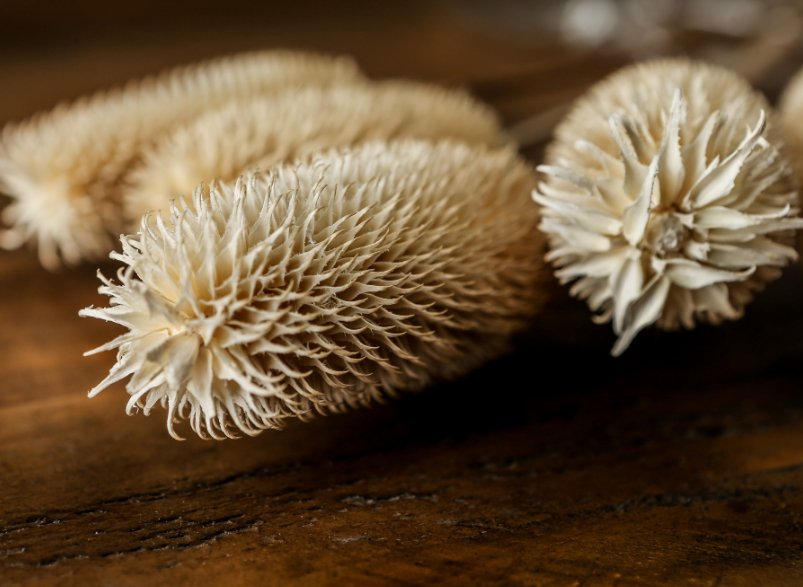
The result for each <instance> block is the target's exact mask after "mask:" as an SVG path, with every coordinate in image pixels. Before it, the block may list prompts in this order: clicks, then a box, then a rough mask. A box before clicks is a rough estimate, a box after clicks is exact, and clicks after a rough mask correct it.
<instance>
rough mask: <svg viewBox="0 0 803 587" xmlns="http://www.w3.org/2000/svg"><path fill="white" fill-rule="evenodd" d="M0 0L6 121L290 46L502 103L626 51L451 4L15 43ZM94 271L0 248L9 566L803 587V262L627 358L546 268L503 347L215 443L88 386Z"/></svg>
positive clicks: (380, 579)
mask: <svg viewBox="0 0 803 587" xmlns="http://www.w3.org/2000/svg"><path fill="white" fill-rule="evenodd" d="M77 4H78V5H81V6H85V7H86V6H90V7H91V6H93V2H92V0H84V1H83V2H78V3H77ZM201 4H202V5H203V6H208V5H209V3H207V2H201ZM235 4H237V3H236V2H235ZM302 4H304V5H307V4H309V2H306V3H303V2H302ZM400 5H401V3H400ZM10 6H11V8H10V9H7V10H10V12H9V14H10V15H11V16H13V17H14V18H10V17H9V18H7V19H6V20H5V22H6V25H4V26H6V27H7V29H8V32H9V34H10V33H11V31H12V29H13V30H14V31H17V32H18V33H19V34H18V35H17V36H12V37H11V39H10V40H9V38H8V37H7V36H6V38H5V40H4V41H0V47H2V55H0V87H2V88H3V91H2V92H0V120H7V119H12V118H16V117H19V116H24V115H27V114H29V113H30V112H33V111H34V110H36V109H38V108H42V107H46V106H48V105H50V104H51V103H53V102H55V101H56V100H58V99H60V98H64V97H70V96H74V95H77V94H79V93H81V92H84V91H89V90H92V89H95V88H98V87H102V86H105V85H107V84H109V83H113V82H117V81H120V80H123V79H126V78H128V77H130V76H134V75H140V74H142V73H146V72H148V71H152V70H154V69H158V68H160V67H162V66H165V65H170V64H174V63H180V62H182V61H186V60H188V59H194V58H199V57H206V56H210V55H214V54H216V53H219V52H226V51H233V50H238V49H247V48H253V47H261V46H293V47H305V48H316V49H325V50H330V51H336V52H349V53H352V54H353V55H355V57H356V58H357V59H358V61H360V63H361V64H362V65H363V67H364V68H365V69H366V70H367V71H368V72H369V73H371V74H372V75H376V76H400V75H406V76H415V77H420V78H423V79H430V80H442V81H446V82H458V83H463V84H467V85H469V86H470V87H472V88H474V89H475V90H476V91H477V93H478V94H479V95H481V96H482V97H484V98H485V99H487V100H488V101H490V102H491V103H492V104H494V105H495V106H497V107H498V108H499V110H500V112H502V114H503V116H504V117H505V119H506V120H507V121H508V122H510V123H514V122H516V121H518V120H521V119H522V118H524V117H526V116H528V115H533V114H537V113H538V112H541V111H543V110H548V109H551V108H555V107H559V106H560V105H561V104H565V103H566V102H567V101H568V100H571V98H573V97H574V96H576V95H577V94H578V93H579V92H581V91H582V90H583V88H585V87H586V86H587V85H588V84H589V83H591V82H593V81H594V80H596V79H598V78H600V77H601V76H603V75H605V74H606V73H607V72H608V71H611V70H612V69H613V68H615V67H616V66H617V65H619V64H621V63H623V62H624V61H625V60H626V58H625V57H622V56H615V55H612V56H608V57H601V56H600V55H599V54H592V55H586V56H584V55H583V54H580V53H572V52H567V51H566V50H565V49H564V48H561V47H559V46H558V45H555V44H550V43H549V42H548V41H545V40H538V41H537V42H532V43H527V42H524V41H523V40H522V39H519V38H517V39H514V40H511V39H510V38H508V37H506V36H505V35H504V34H499V35H493V34H490V33H489V31H488V30H487V29H484V28H483V27H481V26H478V25H477V22H476V20H477V19H476V18H474V17H472V16H471V14H470V13H469V14H468V15H467V14H466V13H465V12H460V11H458V10H457V9H456V7H455V6H453V5H452V4H450V3H433V4H427V3H420V2H414V3H410V4H406V5H405V7H404V8H402V7H395V8H385V9H384V12H383V13H382V14H379V15H377V14H373V13H371V12H370V10H368V9H367V8H366V7H370V6H372V4H368V3H362V4H360V3H359V2H354V1H352V2H350V3H348V6H350V7H352V8H355V7H358V6H362V7H363V8H366V9H365V10H359V11H358V10H356V9H355V10H354V12H353V14H351V18H347V17H348V16H349V14H346V15H335V14H334V12H333V11H332V10H331V9H330V10H329V11H325V12H323V13H310V15H306V16H304V17H303V18H302V17H301V16H300V15H299V14H296V13H292V14H285V15H284V16H283V18H284V19H285V20H281V19H274V20H271V19H270V18H268V17H267V13H265V14H263V13H262V12H260V13H258V16H259V17H260V18H254V19H249V18H246V17H248V16H249V14H250V13H248V11H245V12H244V13H243V14H245V16H243V14H241V13H239V12H236V11H235V13H234V14H235V16H236V18H235V17H231V18H230V19H228V20H226V19H223V20H221V21H220V22H214V23H213V21H203V20H198V21H197V22H195V21H193V22H192V27H189V28H184V27H181V26H179V24H178V23H179V20H178V17H176V16H175V15H173V16H172V17H171V16H170V15H168V16H166V17H165V19H164V22H160V23H159V24H158V26H157V25H153V26H152V27H150V28H148V27H144V26H141V22H140V21H138V20H135V22H137V23H140V25H137V26H134V25H131V26H130V27H128V28H125V27H123V28H120V30H119V31H117V30H116V29H112V30H111V31H109V30H105V31H104V30H102V26H101V25H102V24H103V21H100V20H98V19H99V18H100V17H97V16H96V15H95V14H94V13H93V12H91V11H90V10H87V11H85V12H81V13H80V14H79V15H78V16H75V15H73V18H75V19H77V20H76V22H78V23H79V24H80V25H81V26H83V29H80V30H82V31H84V34H83V35H77V34H73V33H71V31H73V29H72V28H71V27H70V26H68V24H69V23H64V22H62V16H63V15H61V14H59V13H56V14H51V15H50V20H49V21H48V22H49V25H48V26H50V27H51V28H50V30H51V31H52V35H51V36H48V35H45V34H40V35H39V36H32V37H31V38H30V39H29V40H28V41H27V44H25V42H24V41H23V40H20V39H21V38H22V37H23V36H24V35H23V33H24V31H26V30H28V29H30V30H33V31H40V29H39V28H37V27H36V26H35V24H32V23H33V21H32V20H31V18H32V17H30V15H29V14H28V13H27V12H26V11H25V8H24V6H25V3H23V2H17V1H16V0H15V1H14V2H10ZM132 10H133V9H132ZM263 12H264V11H263ZM137 14H139V13H137ZM170 14H172V13H170ZM129 16H130V15H129ZM474 16H475V17H476V15H474ZM140 17H141V21H142V22H145V21H147V18H146V15H144V14H142V15H140ZM263 17H264V18H263ZM65 18H66V17H65ZM238 18H239V19H240V20H237V19H238ZM82 19H83V20H82ZM147 22H150V21H147ZM99 23H100V24H99ZM26 27H28V28H27V29H26ZM20 31H22V33H20ZM2 32H3V31H2V30H0V33H2ZM40 32H41V31H40ZM0 36H2V35H0ZM690 46H691V45H690ZM799 62H800V61H799V59H798V60H797V61H795V60H793V61H792V62H786V63H785V64H781V65H780V66H779V68H777V69H775V70H773V72H772V73H773V75H774V76H775V77H773V75H768V76H766V77H765V78H764V79H763V80H760V81H761V83H762V84H763V87H765V88H766V89H767V90H769V91H770V92H776V91H777V89H778V85H779V84H780V83H781V81H779V80H781V77H782V76H784V75H786V74H787V73H788V71H790V70H791V69H793V68H794V66H796V65H797V63H799ZM779 76H781V77H779ZM538 151H539V149H538V148H537V146H536V148H534V149H531V150H529V151H528V154H529V155H530V156H531V157H533V158H534V159H535V158H537V157H538ZM94 272H95V268H94V267H91V266H85V267H80V268H77V269H72V270H65V271H62V272H60V273H58V274H48V273H46V272H45V271H44V270H42V269H41V268H40V267H39V266H38V264H37V261H36V258H35V255H34V254H32V252H30V251H19V252H14V253H2V254H0V326H1V327H2V328H1V329H0V349H2V352H0V447H1V448H0V585H3V586H6V585H81V586H85V585H114V586H129V585H137V586H138V585H147V586H152V585H173V586H175V585H184V584H187V585H220V586H224V585H234V586H239V585H496V584H498V585H544V586H547V585H549V586H580V585H583V586H587V587H590V586H609V585H610V586H613V585H617V586H622V587H623V586H647V585H694V586H712V587H713V586H715V585H716V586H731V585H733V586H757V585H761V586H775V585H779V586H780V585H783V586H786V585H788V586H798V585H803V388H801V382H803V370H802V369H801V365H802V364H803V362H801V356H803V337H801V332H803V304H801V302H800V300H801V299H803V272H801V270H800V268H799V267H793V268H791V269H789V270H788V271H787V272H786V274H785V276H784V277H783V278H782V279H781V280H780V281H778V282H776V283H775V284H773V285H772V286H771V287H770V288H769V289H768V291H766V292H765V293H763V294H762V295H761V296H760V297H759V299H758V300H757V301H756V302H755V303H754V304H753V305H752V306H750V308H749V310H748V313H747V316H746V318H745V319H744V320H742V321H740V322H738V323H734V324H728V325H725V326H723V327H720V328H710V327H703V328H700V329H698V330H696V331H694V332H682V333H674V334H662V333H647V334H645V335H643V336H641V337H640V339H639V340H637V341H636V344H635V345H634V347H633V348H632V349H631V350H629V351H628V352H627V353H626V355H625V356H624V357H623V358H621V359H618V360H613V359H611V358H609V357H608V354H607V353H608V349H609V347H610V345H611V343H612V339H613V337H612V335H611V334H610V332H609V328H608V327H598V326H593V325H591V324H590V322H589V318H588V313H587V311H586V309H585V308H584V307H583V306H582V305H581V304H579V303H577V302H574V301H571V300H568V299H567V298H566V297H565V294H563V293H562V292H561V290H559V289H558V288H557V287H555V288H554V289H555V300H554V301H553V302H552V303H551V304H550V305H549V307H548V308H547V310H546V311H545V312H544V314H543V316H542V317H541V318H539V320H538V321H537V323H535V324H534V325H533V329H532V332H529V333H527V334H525V335H523V336H521V338H520V340H518V341H517V344H516V350H515V351H514V352H513V353H512V354H510V355H508V356H506V357H503V358H501V359H500V360H498V361H496V362H495V363H493V364H490V365H488V366H487V367H485V368H483V369H482V370H480V371H479V372H477V373H475V374H473V375H471V376H469V377H467V378H465V379H464V380H461V381H458V382H456V383H453V384H450V385H444V386H442V387H440V388H437V389H430V390H427V391H426V392H424V393H421V394H418V395H410V396H407V397H404V398H401V399H399V400H397V401H393V402H390V403H388V404H386V405H382V406H379V407H376V408H375V409H370V410H361V411H356V412H353V413H350V414H345V415H339V416H332V417H327V418H323V419H319V420H317V421H315V422H312V423H309V424H298V425H292V426H290V427H289V428H288V429H287V430H285V431H282V432H271V433H265V434H262V435H261V436H259V437H257V438H250V439H244V440H238V441H227V442H211V441H207V442H204V441H200V440H197V439H190V440H188V441H186V442H176V441H174V440H172V439H171V438H170V437H169V436H168V435H167V432H166V431H165V427H164V420H163V418H162V417H161V416H162V414H160V415H157V416H151V417H149V418H145V417H141V416H137V417H126V416H125V415H124V412H123V409H124V404H125V400H126V396H125V394H124V391H123V387H122V386H116V387H115V388H113V389H111V390H109V391H106V392H104V393H103V394H101V395H100V396H99V397H98V398H96V399H93V400H91V401H90V400H88V399H87V398H86V391H87V390H88V389H89V388H90V387H91V386H92V385H94V384H95V383H96V382H97V381H98V380H99V379H101V378H102V377H103V375H104V374H105V372H106V370H107V369H108V368H109V367H110V365H111V363H112V360H113V357H112V356H111V355H100V356H95V357H92V358H82V357H81V353H82V352H83V351H85V350H87V349H90V348H93V347H95V346H96V345H98V344H100V343H102V342H104V341H105V340H107V339H109V338H110V337H111V336H113V335H115V334H116V333H117V330H116V329H115V328H114V327H113V326H109V325H105V324H102V323H100V322H98V321H94V320H82V319H79V318H78V317H77V314H76V313H77V311H78V309H80V308H81V307H84V306H86V305H89V304H92V303H95V304H97V303H100V302H102V300H101V299H100V297H99V296H98V294H97V293H96V287H97V281H96V279H95V276H94Z"/></svg>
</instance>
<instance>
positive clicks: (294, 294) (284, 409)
mask: <svg viewBox="0 0 803 587" xmlns="http://www.w3.org/2000/svg"><path fill="white" fill-rule="evenodd" d="M533 187H534V177H533V172H532V171H531V169H530V168H529V166H528V165H526V164H525V163H524V162H523V161H521V160H520V159H518V157H517V156H516V154H515V152H514V151H513V150H512V149H505V150H497V151H492V150H488V149H486V148H482V147H470V146H467V145H463V144H458V143H451V142H441V143H437V144H431V143H427V142H420V141H404V142H400V143H395V144H385V143H367V144H365V145H362V146H360V147H356V148H354V149H346V150H343V151H330V152H325V153H322V154H319V155H317V156H315V157H314V158H312V159H311V160H310V161H308V162H299V163H295V164H287V165H280V166H277V167H275V168H273V169H272V170H271V171H270V172H269V173H267V174H265V175H262V174H256V175H252V176H244V177H243V178H241V179H240V180H238V181H237V182H236V183H233V184H232V183H215V184H213V185H212V188H211V190H210V192H209V193H208V194H207V193H205V192H203V191H202V190H200V189H199V190H196V192H195V194H194V197H193V199H192V201H191V202H189V203H182V202H181V201H180V202H179V203H178V204H174V205H173V206H172V207H171V209H170V212H169V213H165V214H163V215H157V216H156V217H155V219H153V221H149V220H148V219H147V218H145V219H143V222H142V228H141V232H140V233H139V234H137V235H133V236H129V237H125V238H123V250H122V253H119V254H116V255H114V256H115V258H117V259H119V260H120V261H122V262H123V263H124V264H125V265H126V267H125V268H124V269H121V270H120V271H119V272H118V276H117V281H116V282H115V281H112V280H109V279H106V278H105V277H103V276H102V275H101V276H100V277H101V280H102V281H103V286H102V287H101V288H100V291H101V292H102V293H103V294H105V295H107V296H109V298H110V306H109V307H107V308H87V309H85V310H83V311H82V312H81V315H82V316H91V317H96V318H101V319H103V320H109V321H112V322H116V323H117V324H120V325H122V326H124V327H125V328H126V329H127V330H128V331H127V332H126V333H124V334H122V335H121V336H120V337H118V338H116V339H115V340H113V341H111V342H110V343H108V344H106V345H103V346H101V347H100V348H98V349H96V350H95V351H91V352H98V351H104V350H111V349H117V353H118V354H117V363H116V365H115V366H114V367H113V368H112V369H111V371H110V372H109V375H108V377H106V379H104V380H103V381H102V382H101V383H100V384H99V385H98V386H97V387H96V388H95V389H93V390H92V391H91V392H90V396H92V395H95V394H96V393H98V392H100V391H101V390H103V389H105V388H106V387H108V386H110V385H111V384H113V383H115V382H116V381H119V380H122V379H124V378H126V377H128V376H130V377H131V379H130V380H129V381H128V384H127V390H128V393H129V395H130V399H129V402H128V411H129V412H131V411H136V410H137V409H141V410H142V411H143V412H145V413H146V414H147V413H148V412H150V410H151V408H152V407H153V406H154V405H156V404H161V405H162V406H165V407H166V408H167V426H168V429H169V431H170V433H171V434H172V435H174V436H176V431H175V429H174V425H175V423H176V422H178V421H179V420H183V419H186V420H188V421H189V423H190V425H191V427H192V429H193V430H194V431H195V432H196V433H197V434H199V435H200V436H202V437H207V436H211V437H213V438H221V437H223V436H236V435H237V434H239V433H245V434H257V433H258V432H260V431H261V430H263V429H267V428H278V427H280V426H281V424H282V423H283V421H284V420H285V419H286V418H290V417H298V418H306V417H310V416H312V415H313V414H314V413H316V412H320V413H327V412H333V411H340V410H343V409H345V408H347V407H349V406H362V405H366V404H369V403H371V402H372V401H375V400H379V399H381V398H383V397H385V396H387V395H393V394H395V393H396V392H397V391H401V390H416V389H420V388H421V387H423V386H425V385H427V384H429V383H430V382H432V381H433V380H436V379H448V378H453V377H457V376H459V375H461V374H463V373H465V372H466V371H467V370H469V369H471V368H473V367H474V366H476V365H477V364H479V363H481V362H482V361H485V360H487V359H488V358H490V357H493V356H494V355H496V354H497V353H499V352H500V351H501V350H502V349H503V348H504V347H505V344H506V342H507V339H508V337H509V335H510V334H511V333H512V332H513V331H515V330H516V329H518V328H520V327H521V326H522V325H523V324H524V323H525V322H526V321H527V320H528V319H529V318H530V317H532V315H533V314H534V313H535V312H536V310H537V309H538V308H539V307H540V305H541V297H542V294H541V293H540V290H539V280H540V273H541V262H540V257H541V254H542V251H541V245H540V242H539V241H538V239H537V238H533V235H534V234H536V225H537V220H538V214H537V209H536V208H535V207H534V206H532V203H531V202H530V200H529V194H530V191H531V190H532V188H533Z"/></svg>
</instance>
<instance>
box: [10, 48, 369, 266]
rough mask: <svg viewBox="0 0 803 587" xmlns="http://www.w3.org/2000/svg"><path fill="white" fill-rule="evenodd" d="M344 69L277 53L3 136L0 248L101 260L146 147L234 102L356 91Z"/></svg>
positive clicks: (164, 78) (234, 61)
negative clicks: (323, 88) (291, 92)
mask: <svg viewBox="0 0 803 587" xmlns="http://www.w3.org/2000/svg"><path fill="white" fill-rule="evenodd" d="M360 79H361V76H360V74H359V72H358V70H357V69H356V67H355V66H354V65H353V63H352V62H351V61H349V60H346V59H342V58H338V59H335V58H331V57H324V56H317V55H306V54H302V53H292V52H283V51H266V52H259V53H248V54H242V55H237V56H233V57H228V58H222V59H216V60H214V61H210V62H206V63H201V64H197V65H194V66H189V67H184V68H181V69H176V70H173V71H169V72H166V73H163V74H161V75H159V76H157V77H154V78H148V79H145V80H143V81H141V82H134V83H129V84H128V85H126V86H125V87H122V88H119V89H115V90H111V91H108V92H101V93H98V94H95V95H93V96H89V97H85V98H83V99H81V100H78V101H77V102H75V103H73V104H69V105H65V104H63V105H60V106H57V107H56V108H55V109H53V110H52V111H50V112H47V113H44V114H40V115H38V116H35V117H34V118H32V119H30V120H28V121H25V122H23V123H19V124H14V125H9V126H7V127H6V128H5V129H3V134H2V140H0V191H2V192H4V193H6V194H7V195H9V196H11V197H12V198H13V199H14V202H13V203H12V204H11V205H10V206H9V207H8V208H7V209H6V210H5V211H4V214H3V220H4V222H5V223H6V224H8V225H10V228H9V229H8V230H7V231H5V232H4V233H2V234H0V245H2V246H4V247H6V248H14V247H18V246H20V245H22V244H24V243H26V242H30V243H33V244H36V245H38V249H39V257H40V259H41V261H42V264H43V265H45V266H47V267H50V268H53V267H56V266H58V265H59V264H60V262H61V261H65V262H67V263H76V262H78V261H79V260H81V259H85V258H93V257H99V256H101V255H105V254H107V253H108V251H109V250H111V248H112V246H113V239H112V238H111V237H112V236H114V237H116V236H117V235H118V234H119V233H120V232H121V231H122V229H123V214H122V202H121V201H120V197H121V194H120V187H121V186H120V184H121V179H122V177H123V175H124V174H125V173H126V172H128V171H129V169H130V168H131V165H132V164H133V163H135V162H136V161H137V160H138V158H139V157H140V155H141V153H142V150H143V148H144V147H145V146H147V145H148V144H150V143H151V142H153V141H154V140H155V139H156V138H157V137H158V136H160V135H161V134H162V133H164V132H166V131H168V130H170V129H172V128H175V126H176V125H178V124H181V123H184V122H186V121H188V120H191V119H193V118H194V117H196V116H198V115H199V114H200V113H202V112H204V111H205V110H207V109H209V108H215V107H219V106H221V105H222V104H225V103H228V102H229V101H230V100H233V99H240V98H247V97H249V96H258V95H262V94H265V93H266V92H269V91H274V90H276V89H285V88H286V87H287V86H288V85H291V86H292V85H299V84H306V83H312V84H316V83H329V82H341V81H357V80H360Z"/></svg>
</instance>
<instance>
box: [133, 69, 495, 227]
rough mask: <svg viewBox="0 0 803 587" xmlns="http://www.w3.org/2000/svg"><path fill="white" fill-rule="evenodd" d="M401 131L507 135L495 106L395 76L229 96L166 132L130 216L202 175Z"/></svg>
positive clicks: (491, 138) (228, 174) (221, 174)
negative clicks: (238, 98) (235, 99)
mask: <svg viewBox="0 0 803 587" xmlns="http://www.w3.org/2000/svg"><path fill="white" fill-rule="evenodd" d="M400 138H420V139H436V138H447V139H457V140H462V141H464V142H467V143H472V144H486V145H490V146H496V145H500V144H501V143H502V142H503V141H504V138H503V136H502V131H501V128H500V126H499V123H498V120H497V117H496V115H495V114H494V112H493V111H492V110H491V109H490V108H488V107H486V106H484V105H482V104H480V103H479V102H477V101H475V100H473V99H472V98H471V97H470V96H468V95H467V94H465V93H463V92H459V91H448V90H444V89H442V88H440V87H437V86H431V85H426V84H421V83H415V82H404V81H392V82H383V83H377V84H374V85H370V86H369V85H365V86H356V85H341V86H330V87H313V88H307V89H305V90H302V91H300V92H284V93H282V94H274V95H272V96H269V97H265V98H259V99H256V100H251V101H247V102H236V103H232V104H229V105H227V106H224V107H222V108H221V109H219V110H216V111H212V112H209V113H207V114H204V115H202V116H201V117H199V118H198V119H197V120H195V121H194V122H193V123H192V124H190V125H187V126H186V127H182V128H180V129H177V130H176V131H175V132H174V133H172V134H171V135H169V136H167V137H165V138H164V139H162V140H161V141H160V142H159V143H158V144H157V145H155V146H154V148H153V149H151V150H150V151H149V152H148V153H147V154H146V155H145V158H144V162H143V164H142V165H141V166H140V167H138V168H137V169H136V170H135V171H134V172H132V175H131V178H130V186H129V187H128V188H127V191H126V195H125V206H126V211H127V216H128V218H129V219H130V220H131V222H134V223H137V224H138V222H139V219H140V218H141V217H142V215H143V214H145V213H146V212H148V211H149V210H158V209H161V208H164V207H166V206H167V205H168V203H169V202H170V199H171V198H173V197H175V196H178V195H182V194H184V195H188V194H190V193H192V190H193V188H195V186H196V185H198V183H200V182H201V181H210V180H213V179H220V180H232V179H235V178H236V177H237V176H238V175H240V174H241V173H243V172H245V171H247V170H249V169H251V170H256V169H267V168H268V167H270V166H272V165H275V164H277V163H279V162H282V161H292V160H294V159H297V158H302V157H305V156H308V155H310V154H312V153H315V152H317V151H320V150H323V149H327V148H334V147H341V146H349V145H355V144H358V143H362V142H366V141H370V140H393V139H400Z"/></svg>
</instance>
